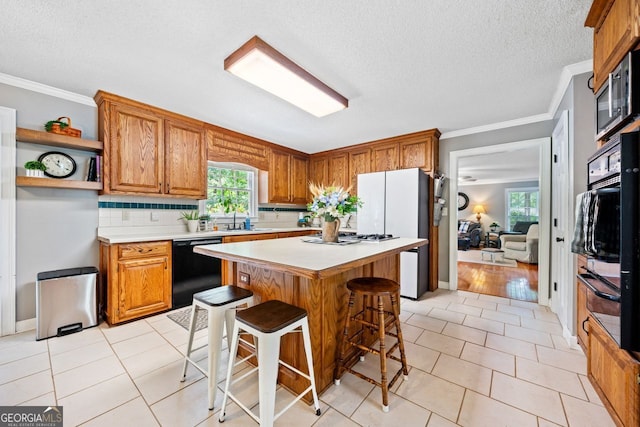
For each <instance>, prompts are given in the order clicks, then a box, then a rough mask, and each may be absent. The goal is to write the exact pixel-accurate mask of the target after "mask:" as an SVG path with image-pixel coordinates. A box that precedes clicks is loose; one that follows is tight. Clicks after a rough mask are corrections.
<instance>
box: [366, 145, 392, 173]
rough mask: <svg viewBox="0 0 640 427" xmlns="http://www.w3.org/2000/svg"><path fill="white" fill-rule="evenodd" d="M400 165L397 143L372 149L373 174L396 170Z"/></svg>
mask: <svg viewBox="0 0 640 427" xmlns="http://www.w3.org/2000/svg"><path fill="white" fill-rule="evenodd" d="M398 165H399V161H398V143H397V142H392V143H388V144H380V145H376V146H373V147H371V172H381V171H392V170H396V169H398Z"/></svg>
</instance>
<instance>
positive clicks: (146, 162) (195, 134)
mask: <svg viewBox="0 0 640 427" xmlns="http://www.w3.org/2000/svg"><path fill="white" fill-rule="evenodd" d="M95 100H96V103H97V104H98V116H99V120H98V133H99V134H100V137H101V138H102V139H103V141H104V152H103V162H104V173H103V180H104V189H103V192H104V193H107V194H109V193H116V194H118V193H119V194H148V195H149V194H154V195H163V196H176V197H187V198H196V199H201V198H204V197H206V167H207V165H206V158H207V157H206V142H205V135H204V128H203V124H202V122H198V121H197V120H192V119H189V118H187V117H182V116H179V115H177V114H173V113H170V112H167V111H164V110H161V109H158V108H154V107H151V106H148V105H145V104H142V103H139V102H136V101H131V100H128V99H126V98H122V97H119V96H117V95H112V94H108V93H105V92H102V91H99V92H98V93H97V94H96V96H95Z"/></svg>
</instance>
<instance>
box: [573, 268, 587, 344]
mask: <svg viewBox="0 0 640 427" xmlns="http://www.w3.org/2000/svg"><path fill="white" fill-rule="evenodd" d="M576 286H577V292H576V305H577V306H576V313H577V322H578V323H577V325H576V328H577V331H578V344H580V346H581V347H582V349H583V350H584V352H585V354H586V353H588V351H589V347H588V346H589V332H588V331H589V323H590V322H589V311H588V310H587V287H586V286H585V285H584V284H583V283H582V282H581V281H580V280H578V281H577V283H576Z"/></svg>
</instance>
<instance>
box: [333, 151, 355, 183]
mask: <svg viewBox="0 0 640 427" xmlns="http://www.w3.org/2000/svg"><path fill="white" fill-rule="evenodd" d="M328 163H329V179H328V183H329V184H335V185H337V186H340V187H343V188H347V187H349V183H350V182H351V180H350V179H349V153H347V152H338V153H335V154H333V155H332V156H330V157H329V162H328Z"/></svg>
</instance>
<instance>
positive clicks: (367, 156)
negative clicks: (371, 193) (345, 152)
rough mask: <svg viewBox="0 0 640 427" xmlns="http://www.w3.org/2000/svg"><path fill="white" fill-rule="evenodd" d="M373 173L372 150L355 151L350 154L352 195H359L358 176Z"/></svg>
mask: <svg viewBox="0 0 640 427" xmlns="http://www.w3.org/2000/svg"><path fill="white" fill-rule="evenodd" d="M369 172H371V150H370V149H369V148H365V149H360V150H353V151H351V152H350V153H349V180H350V181H349V185H351V194H358V174H361V173H369Z"/></svg>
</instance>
